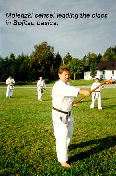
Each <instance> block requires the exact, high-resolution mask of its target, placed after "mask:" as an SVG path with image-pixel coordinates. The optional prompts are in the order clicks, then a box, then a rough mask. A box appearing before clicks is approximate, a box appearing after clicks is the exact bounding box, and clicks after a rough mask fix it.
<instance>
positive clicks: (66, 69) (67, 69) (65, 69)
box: [58, 67, 70, 74]
mask: <svg viewBox="0 0 116 176" xmlns="http://www.w3.org/2000/svg"><path fill="white" fill-rule="evenodd" d="M63 71H68V72H70V69H69V68H65V67H61V68H60V69H59V71H58V74H62V73H63Z"/></svg>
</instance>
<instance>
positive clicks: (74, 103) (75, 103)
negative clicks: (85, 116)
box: [72, 80, 107, 106]
mask: <svg viewBox="0 0 116 176" xmlns="http://www.w3.org/2000/svg"><path fill="white" fill-rule="evenodd" d="M106 83H107V80H104V82H103V83H101V84H100V85H99V86H97V87H96V88H94V89H93V90H92V91H90V95H91V94H92V92H94V91H95V90H96V89H98V88H99V87H101V86H102V85H104V84H106ZM86 97H87V95H84V96H83V97H81V98H80V99H79V100H75V101H73V103H72V105H73V106H76V105H77V103H79V102H80V101H81V100H83V99H85V98H86Z"/></svg>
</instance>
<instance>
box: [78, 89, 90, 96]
mask: <svg viewBox="0 0 116 176" xmlns="http://www.w3.org/2000/svg"><path fill="white" fill-rule="evenodd" d="M79 94H80V95H85V96H90V92H89V91H88V90H79Z"/></svg>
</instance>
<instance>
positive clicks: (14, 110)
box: [0, 82, 116, 176]
mask: <svg viewBox="0 0 116 176" xmlns="http://www.w3.org/2000/svg"><path fill="white" fill-rule="evenodd" d="M76 84H77V83H76ZM78 84H79V82H78ZM80 85H83V82H80ZM50 86H51V85H50ZM5 92H6V89H5V88H0V135H1V143H0V149H1V152H0V155H1V156H0V165H1V170H0V175H3V176H5V175H11V176H15V175H16V176H29V175H31V176H37V175H38V176H41V175H42V176H44V175H45V176H52V175H53V176H54V175H56V176H62V175H63V176H71V175H72V176H76V175H77V176H106V175H107V176H109V175H111V176H114V175H116V89H113V88H112V89H103V90H102V93H101V94H102V107H103V110H102V111H101V110H98V109H97V103H96V105H95V108H94V109H90V108H89V106H90V104H91V97H87V98H86V99H84V100H83V101H81V102H80V103H78V106H77V107H74V108H73V116H74V119H75V122H74V133H73V138H72V143H71V145H70V149H69V154H68V155H69V163H70V164H71V169H68V168H63V167H61V166H60V164H59V163H58V161H57V158H56V151H55V139H54V135H53V126H52V114H51V109H52V97H51V89H50V88H49V89H46V90H45V91H44V93H43V96H42V99H43V101H42V102H38V100H37V91H36V89H34V88H32V89H31V88H30V89H28V88H26V89H19V88H15V89H14V93H13V96H14V98H10V99H6V98H5Z"/></svg>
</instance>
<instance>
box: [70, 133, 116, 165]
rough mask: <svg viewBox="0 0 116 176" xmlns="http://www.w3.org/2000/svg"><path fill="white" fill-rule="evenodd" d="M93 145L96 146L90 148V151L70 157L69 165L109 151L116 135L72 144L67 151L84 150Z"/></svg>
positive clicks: (115, 139) (115, 141)
mask: <svg viewBox="0 0 116 176" xmlns="http://www.w3.org/2000/svg"><path fill="white" fill-rule="evenodd" d="M93 144H96V145H97V146H95V147H92V148H91V149H90V150H87V151H85V152H81V153H79V154H75V155H74V156H71V157H70V158H69V163H72V162H76V161H78V160H83V159H85V158H89V157H90V156H91V155H93V154H97V153H99V152H101V151H103V150H106V149H109V148H110V147H114V146H115V145H116V135H114V136H108V137H106V138H102V139H97V140H90V141H86V142H81V143H79V144H72V145H71V146H70V148H69V150H73V149H77V148H85V147H87V146H89V145H93Z"/></svg>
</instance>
